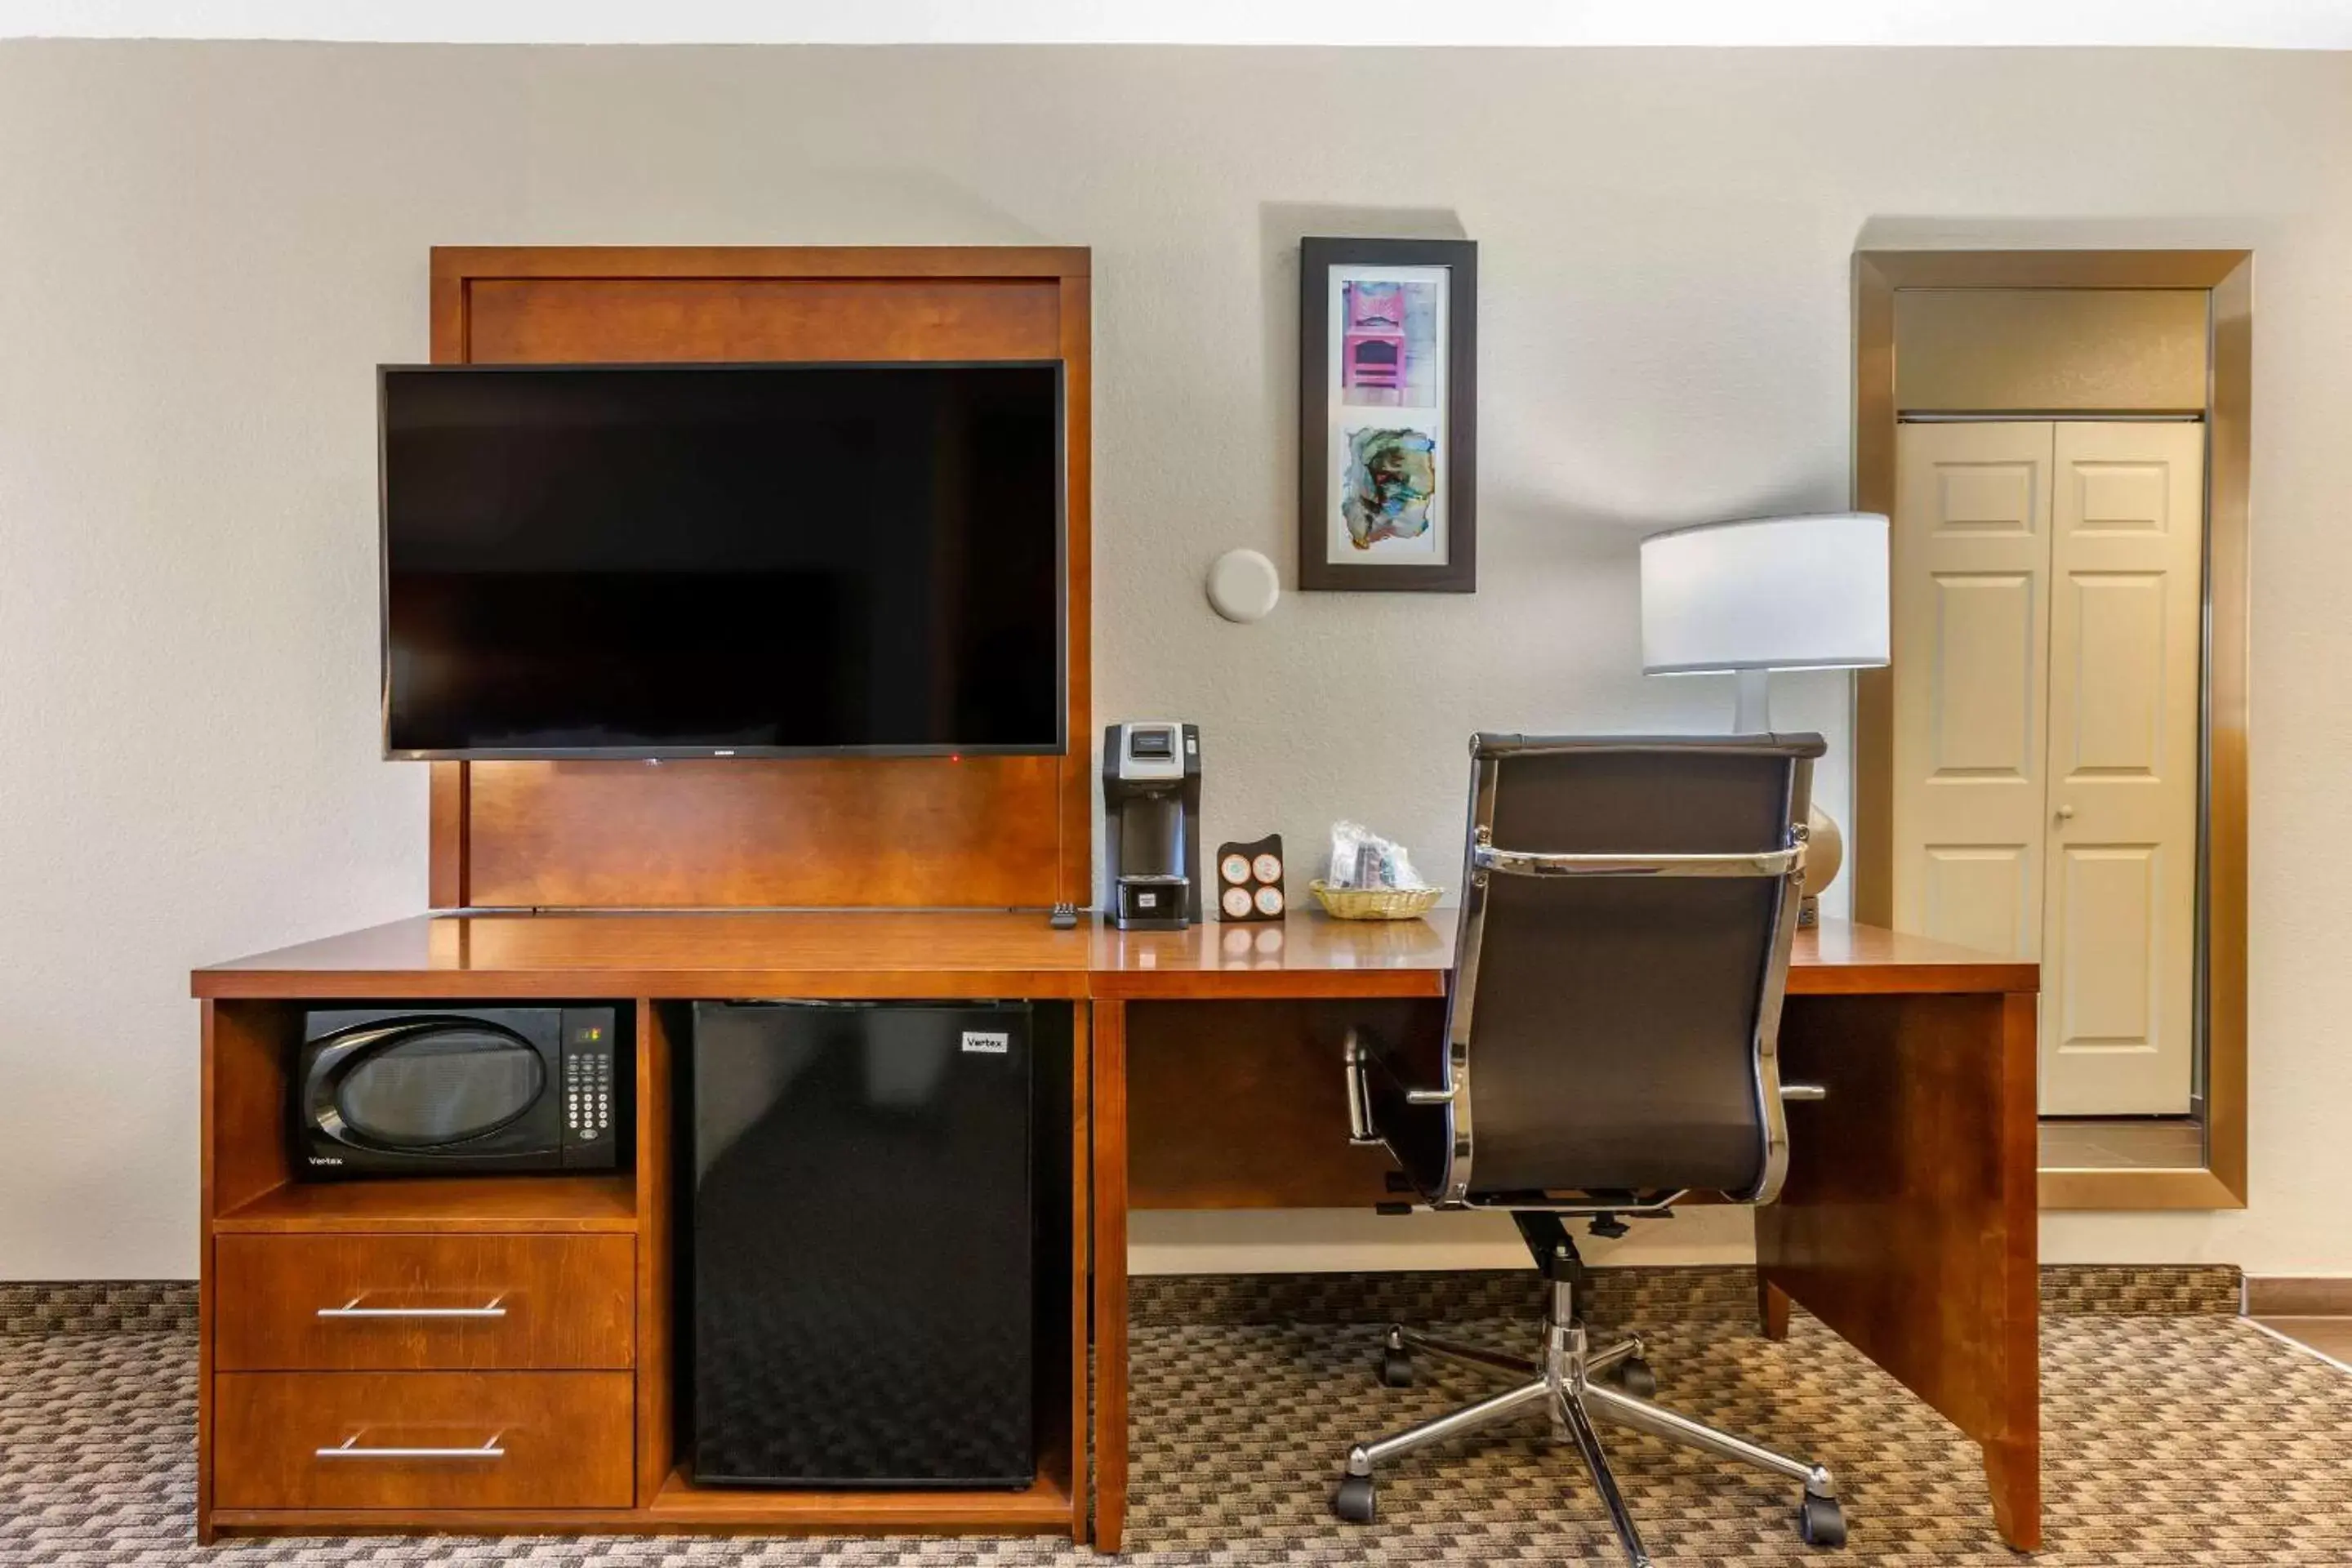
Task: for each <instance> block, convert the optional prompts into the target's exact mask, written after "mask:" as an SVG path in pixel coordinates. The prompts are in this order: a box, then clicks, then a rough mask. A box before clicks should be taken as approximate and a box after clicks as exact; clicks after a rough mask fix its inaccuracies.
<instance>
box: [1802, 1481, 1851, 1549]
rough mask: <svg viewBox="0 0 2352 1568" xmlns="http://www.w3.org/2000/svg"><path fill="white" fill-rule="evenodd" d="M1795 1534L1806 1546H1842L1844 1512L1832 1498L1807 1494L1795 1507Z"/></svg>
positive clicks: (1843, 1541)
mask: <svg viewBox="0 0 2352 1568" xmlns="http://www.w3.org/2000/svg"><path fill="white" fill-rule="evenodd" d="M1797 1533H1798V1534H1799V1535H1801V1536H1803V1537H1804V1538H1805V1544H1806V1545H1808V1546H1843V1545H1844V1544H1845V1510H1843V1509H1842V1508H1840V1507H1839V1506H1838V1500H1837V1499H1835V1498H1833V1497H1814V1496H1813V1495H1812V1494H1811V1493H1810V1492H1808V1493H1807V1494H1806V1495H1805V1500H1804V1501H1802V1502H1801V1503H1799V1504H1798V1505H1797Z"/></svg>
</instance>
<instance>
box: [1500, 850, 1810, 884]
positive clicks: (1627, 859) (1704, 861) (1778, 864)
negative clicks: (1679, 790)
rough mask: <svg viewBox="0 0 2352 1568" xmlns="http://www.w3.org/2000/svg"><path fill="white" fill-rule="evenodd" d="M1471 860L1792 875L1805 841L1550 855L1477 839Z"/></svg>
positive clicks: (1548, 867) (1517, 869) (1561, 869)
mask: <svg viewBox="0 0 2352 1568" xmlns="http://www.w3.org/2000/svg"><path fill="white" fill-rule="evenodd" d="M1470 864H1471V866H1472V867H1473V868H1475V869H1477V870H1480V871H1499V872H1501V873H1502V874H1503V875H1505V876H1507V877H1790V876H1795V875H1797V874H1798V873H1800V872H1801V871H1802V870H1803V869H1804V868H1805V847H1804V846H1803V845H1802V844H1797V845H1792V846H1790V847H1789V848H1786V849H1765V850H1759V851H1757V852H1755V853H1753V854H1742V855H1546V854H1538V853H1536V852H1533V851H1529V850H1523V849H1498V848H1496V847H1495V846H1493V845H1492V844H1485V843H1481V844H1477V845H1474V846H1473V847H1471V850H1470Z"/></svg>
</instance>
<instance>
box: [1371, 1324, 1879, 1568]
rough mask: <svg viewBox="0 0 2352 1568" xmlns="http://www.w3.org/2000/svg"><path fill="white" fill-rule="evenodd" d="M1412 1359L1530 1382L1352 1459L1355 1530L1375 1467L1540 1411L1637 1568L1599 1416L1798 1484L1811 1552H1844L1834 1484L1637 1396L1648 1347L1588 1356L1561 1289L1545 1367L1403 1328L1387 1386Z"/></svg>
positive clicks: (1393, 1341)
mask: <svg viewBox="0 0 2352 1568" xmlns="http://www.w3.org/2000/svg"><path fill="white" fill-rule="evenodd" d="M1414 1352H1421V1353H1423V1354H1426V1355H1432V1356H1436V1357H1438V1358H1440V1359H1442V1360H1444V1361H1451V1362H1458V1363H1462V1364H1464V1365H1466V1366H1473V1367H1476V1368H1477V1369H1479V1370H1480V1371H1482V1372H1501V1373H1513V1374H1516V1375H1517V1376H1518V1377H1519V1378H1521V1379H1523V1380H1524V1381H1522V1382H1520V1383H1518V1384H1515V1385H1514V1386H1512V1387H1510V1388H1507V1389H1505V1390H1504V1391H1503V1392H1501V1393H1500V1394H1490V1395H1488V1396H1487V1397H1486V1398H1485V1399H1481V1400H1479V1401H1478V1402H1477V1403H1475V1404H1474V1405H1464V1406H1462V1407H1461V1408H1460V1409H1458V1410H1451V1411H1448V1412H1446V1413H1445V1414H1444V1415H1438V1416H1433V1417H1432V1418H1431V1419H1429V1420H1427V1421H1423V1422H1421V1423H1419V1424H1417V1425H1415V1426H1408V1427H1406V1428H1405V1429H1404V1430H1402V1431H1401V1432H1395V1433H1391V1434H1390V1435H1389V1436H1385V1437H1380V1438H1376V1439H1374V1440H1373V1441H1371V1442H1369V1443H1359V1444H1357V1445H1356V1446H1355V1447H1352V1448H1350V1449H1349V1450H1348V1470H1347V1474H1346V1475H1345V1476H1343V1477H1341V1478H1340V1481H1339V1489H1337V1490H1336V1491H1334V1492H1333V1493H1332V1495H1331V1510H1332V1511H1333V1512H1334V1513H1336V1514H1338V1515H1339V1517H1340V1518H1341V1519H1343V1520H1346V1521H1349V1523H1351V1524H1369V1523H1370V1522H1371V1519H1372V1512H1373V1485H1374V1483H1373V1474H1372V1472H1373V1468H1374V1467H1375V1466H1378V1465H1382V1464H1386V1463H1387V1462H1388V1461H1389V1460H1391V1459H1394V1458H1400V1457H1402V1456H1403V1455H1405V1454H1409V1453H1412V1451H1413V1450H1414V1449H1416V1448H1422V1447H1428V1446H1429V1445H1430V1444H1432V1443H1440V1442H1443V1441H1444V1440H1445V1439H1446V1438H1449V1437H1458V1436H1463V1435H1464V1434H1465V1433H1469V1432H1475V1431H1476V1430H1477V1429H1478V1428H1480V1427H1482V1426H1489V1425H1491V1424H1493V1423H1495V1422H1497V1421H1500V1420H1503V1419H1504V1418H1506V1417H1507V1416H1512V1415H1520V1414H1523V1413H1525V1412H1528V1411H1530V1410H1536V1409H1541V1410H1544V1411H1546V1412H1547V1413H1548V1414H1549V1415H1550V1416H1551V1422H1552V1432H1553V1436H1555V1437H1556V1438H1558V1439H1559V1440H1562V1441H1566V1442H1570V1443H1573V1444H1574V1445H1575V1446H1576V1450H1577V1453H1578V1454H1579V1455H1580V1457H1581V1458H1583V1460H1584V1468H1585V1469H1586V1470H1587V1471H1588V1472H1589V1473H1590V1474H1591V1477H1592V1484H1593V1486H1594V1487H1595V1488H1596V1489H1598V1490H1599V1491H1600V1493H1601V1503H1602V1505H1603V1506H1605V1507H1606V1508H1607V1509H1608V1510H1609V1521H1610V1523H1611V1524H1612V1525H1613V1526H1614V1527H1615V1528H1616V1531H1617V1540H1618V1542H1619V1544H1621V1545H1622V1547H1623V1548H1624V1550H1625V1561H1626V1563H1628V1564H1630V1565H1631V1568H1650V1563H1651V1558H1650V1555H1649V1553H1648V1552H1647V1551H1645V1550H1644V1549H1643V1545H1642V1532H1641V1531H1640V1530H1639V1529H1638V1528H1637V1527H1636V1526H1635V1525H1634V1523H1633V1515H1632V1514H1631V1513H1630V1512H1629V1511H1628V1510H1627V1509H1626V1507H1625V1499H1624V1496H1623V1494H1622V1493H1621V1492H1620V1491H1619V1490H1618V1489H1617V1478H1616V1475H1615V1473H1614V1472H1613V1471H1612V1470H1611V1469H1610V1468H1609V1457H1608V1455H1607V1454H1606V1453H1605V1452H1603V1451H1602V1449H1601V1439H1600V1437H1599V1436H1598V1435H1597V1434H1596V1433H1595V1432H1594V1430H1593V1417H1595V1416H1599V1417H1601V1419H1603V1420H1607V1421H1613V1422H1616V1423H1618V1424H1619V1425H1621V1426H1631V1427H1633V1429H1634V1430H1635V1431H1638V1432H1646V1433H1648V1434H1649V1435H1650V1436H1654V1437H1663V1438H1664V1439H1665V1440H1666V1441H1668V1442H1671V1443H1680V1444H1683V1445H1685V1447H1693V1448H1697V1449H1700V1450H1701V1451H1703V1452H1705V1453H1709V1454H1713V1455H1715V1456H1716V1457H1717V1458H1724V1459H1735V1460H1738V1462H1740V1463H1742V1464H1747V1465H1754V1466H1756V1467H1757V1468H1760V1469H1766V1470H1769V1471H1771V1472H1772V1473H1773V1474H1775V1475H1778V1476H1782V1477H1785V1478H1787V1479H1790V1480H1792V1481H1795V1482H1797V1483H1799V1484H1800V1485H1801V1486H1802V1487H1803V1488H1804V1493H1803V1496H1802V1498H1801V1500H1800V1501H1799V1503H1798V1507H1797V1529H1798V1532H1799V1533H1800V1534H1801V1535H1802V1536H1803V1537H1804V1539H1805V1541H1806V1542H1808V1543H1809V1544H1811V1545H1815V1546H1843V1545H1844V1544H1845V1515H1844V1511H1843V1509H1841V1508H1840V1506H1839V1504H1838V1500H1837V1486H1836V1483H1835V1482H1834V1481H1833V1480H1832V1479H1831V1477H1830V1473H1829V1471H1828V1470H1827V1469H1825V1468H1822V1466H1820V1465H1812V1464H1808V1463H1806V1462H1805V1461H1804V1460H1802V1459H1792V1458H1789V1457H1788V1456H1787V1455H1785V1454H1780V1453H1775V1452H1774V1451H1773V1450H1771V1449H1769V1448H1765V1447H1759V1446H1758V1445H1756V1444H1754V1443H1750V1442H1748V1441H1746V1440H1745V1439H1744V1438H1739V1437H1735V1436H1732V1435H1731V1434H1729V1433H1727V1432H1718V1431H1717V1430H1716V1429H1715V1428H1714V1427H1712V1426H1707V1425H1706V1424H1705V1423H1704V1422H1699V1421H1694V1420H1692V1419H1691V1418H1690V1417H1689V1416H1687V1415H1676V1414H1675V1412H1673V1411H1671V1410H1668V1409H1666V1408H1665V1407H1664V1405H1657V1404H1654V1403H1653V1402H1652V1401H1651V1400H1649V1399H1648V1398H1645V1397H1643V1394H1641V1393H1638V1392H1634V1391H1633V1390H1634V1389H1638V1388H1642V1387H1645V1386H1646V1385H1647V1384H1648V1382H1649V1379H1648V1376H1647V1363H1644V1362H1643V1360H1642V1342H1641V1341H1640V1340H1639V1339H1629V1340H1624V1341H1622V1342H1618V1343H1616V1344H1612V1345H1611V1346H1609V1347H1608V1348H1607V1349H1606V1350H1601V1351H1591V1350H1589V1349H1588V1348H1587V1347H1586V1344H1585V1337H1584V1325H1583V1324H1581V1323H1580V1322H1578V1321H1576V1313H1575V1301H1574V1297H1573V1292H1572V1289H1571V1288H1570V1284H1569V1282H1568V1280H1567V1279H1554V1280H1553V1281H1552V1283H1551V1289H1550V1293H1549V1300H1548V1301H1547V1303H1546V1306H1545V1311H1544V1355H1543V1360H1542V1361H1541V1362H1539V1363H1538V1362H1534V1361H1529V1360H1528V1359H1526V1358H1524V1357H1521V1356H1512V1355H1504V1354H1502V1353H1500V1352H1495V1351H1489V1350H1482V1349H1479V1348H1478V1347H1476V1346H1475V1345H1465V1344H1457V1343H1454V1342H1451V1341H1447V1340H1442V1339H1436V1338H1433V1337H1432V1336H1431V1335H1428V1334H1424V1333H1421V1332H1419V1331H1415V1330H1412V1329H1408V1328H1406V1327H1404V1326H1403V1325H1402V1324H1399V1325H1396V1326H1394V1327H1391V1329H1390V1330H1389V1336H1388V1342H1387V1345H1386V1346H1385V1347H1384V1349H1383V1351H1382V1354H1381V1381H1383V1382H1385V1383H1388V1384H1391V1385H1395V1384H1402V1383H1405V1382H1410V1381H1411V1369H1412V1355H1413V1353H1414ZM1612 1371H1614V1372H1616V1373H1619V1375H1620V1377H1621V1379H1622V1381H1623V1382H1624V1383H1625V1384H1629V1385H1631V1386H1630V1387H1619V1386H1612V1385H1611V1384H1607V1383H1603V1382H1600V1381H1598V1379H1599V1378H1600V1376H1601V1374H1602V1373H1610V1372H1612ZM1628 1373H1632V1374H1633V1375H1627V1374H1628Z"/></svg>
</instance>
